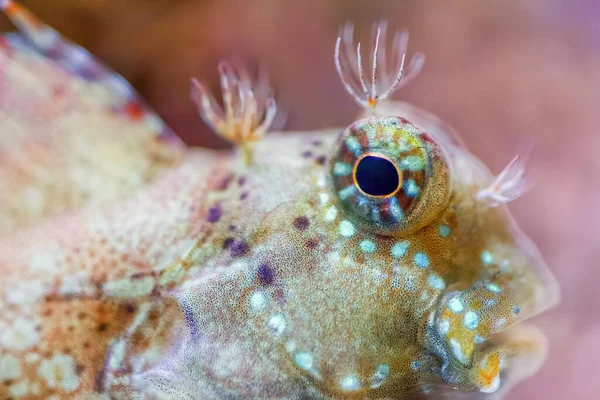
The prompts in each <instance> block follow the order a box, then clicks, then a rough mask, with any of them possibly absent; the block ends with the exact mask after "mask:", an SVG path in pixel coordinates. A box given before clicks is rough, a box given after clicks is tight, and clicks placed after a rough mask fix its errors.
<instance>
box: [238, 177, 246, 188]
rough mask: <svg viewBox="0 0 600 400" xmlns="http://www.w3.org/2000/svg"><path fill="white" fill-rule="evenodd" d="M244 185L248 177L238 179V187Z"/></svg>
mask: <svg viewBox="0 0 600 400" xmlns="http://www.w3.org/2000/svg"><path fill="white" fill-rule="evenodd" d="M244 183H246V177H245V176H242V177H240V178H239V179H238V185H240V186H242V185H243V184H244Z"/></svg>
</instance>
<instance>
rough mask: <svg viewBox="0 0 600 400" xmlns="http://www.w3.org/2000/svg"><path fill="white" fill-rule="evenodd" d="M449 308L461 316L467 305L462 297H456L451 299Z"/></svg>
mask: <svg viewBox="0 0 600 400" xmlns="http://www.w3.org/2000/svg"><path fill="white" fill-rule="evenodd" d="M448 308H449V309H450V311H452V312H453V313H455V314H460V313H461V312H463V310H464V309H465V303H464V301H463V300H462V299H461V298H460V297H458V296H456V297H453V298H451V299H450V301H449V302H448Z"/></svg>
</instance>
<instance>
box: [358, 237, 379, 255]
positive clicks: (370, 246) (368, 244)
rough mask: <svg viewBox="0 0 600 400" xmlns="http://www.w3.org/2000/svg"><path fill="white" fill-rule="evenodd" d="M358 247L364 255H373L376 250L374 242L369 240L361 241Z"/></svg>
mask: <svg viewBox="0 0 600 400" xmlns="http://www.w3.org/2000/svg"><path fill="white" fill-rule="evenodd" d="M359 246H360V249H361V250H362V251H363V252H365V253H374V252H375V250H377V245H376V244H375V242H374V241H372V240H369V239H365V240H363V241H361V242H360V244H359Z"/></svg>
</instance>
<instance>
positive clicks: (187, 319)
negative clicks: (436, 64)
mask: <svg viewBox="0 0 600 400" xmlns="http://www.w3.org/2000/svg"><path fill="white" fill-rule="evenodd" d="M6 3H10V2H6ZM9 5H10V7H8V8H7V10H8V11H7V12H8V13H9V15H11V16H12V17H13V19H15V20H16V21H17V22H21V23H22V24H24V26H25V28H26V32H28V34H26V35H25V36H26V37H25V39H28V40H29V42H27V41H26V40H23V38H17V37H8V38H6V39H5V40H4V41H3V44H2V49H1V50H2V51H0V57H1V58H0V85H2V87H3V88H7V90H3V91H2V92H1V93H2V94H0V110H1V111H2V114H1V118H0V126H2V133H1V135H2V136H1V142H0V150H1V151H0V154H2V159H0V187H1V188H2V204H1V206H0V207H1V208H0V218H2V221H3V224H2V231H1V232H0V238H1V239H0V271H1V272H2V280H1V281H0V398H12V399H33V398H81V399H88V398H181V399H221V398H265V399H289V398H298V399H300V398H315V399H337V398H339V399H342V398H350V399H359V398H361V399H363V398H364V399H392V398H394V399H412V398H415V399H419V398H423V399H426V398H474V399H475V398H480V396H487V393H490V392H494V393H495V394H494V395H495V396H501V395H502V394H503V393H505V392H506V391H507V390H508V389H509V388H510V386H511V385H513V384H514V383H516V382H517V381H518V380H520V379H522V378H524V377H526V376H528V375H530V374H531V373H533V372H534V371H535V370H536V369H537V368H538V367H539V365H540V364H541V362H542V361H543V359H544V356H545V352H546V344H545V340H544V337H543V335H542V334H541V333H539V332H538V331H537V330H535V329H534V328H532V327H527V326H525V325H524V324H522V323H519V322H520V321H522V320H523V319H526V318H528V317H530V316H532V315H534V314H537V313H538V312H540V311H543V310H544V309H546V308H548V307H549V306H551V305H553V304H554V303H555V302H556V300H557V288H556V284H555V282H554V280H553V278H552V276H551V275H550V273H549V272H548V271H547V268H546V266H545V264H544V262H543V260H542V258H541V256H540V255H539V253H538V252H537V250H536V249H535V246H534V245H533V244H532V243H531V241H530V240H529V239H528V238H527V237H526V236H525V235H524V234H523V233H522V232H521V231H520V230H519V229H518V227H517V225H516V224H515V222H514V221H513V219H512V218H511V217H510V215H509V213H508V211H507V209H506V207H505V206H504V205H498V204H492V203H490V201H488V200H489V197H487V196H483V195H482V193H486V192H485V190H486V189H488V188H490V184H492V185H493V183H494V182H496V181H494V177H493V176H492V175H491V173H490V172H489V171H488V170H487V168H486V167H485V166H484V165H483V163H482V162H481V161H479V160H478V159H477V158H476V157H475V156H474V155H472V154H471V153H470V152H469V151H468V150H467V149H466V147H465V146H464V145H463V144H462V143H461V142H460V140H459V139H458V137H457V136H456V135H455V134H454V133H453V132H452V131H451V130H450V129H449V128H447V127H446V126H445V125H443V124H442V123H441V122H439V121H438V120H437V119H436V118H435V117H433V116H431V115H429V114H428V113H426V112H424V111H421V110H418V109H416V108H414V107H412V106H410V105H408V104H406V103H401V102H391V101H388V102H383V99H381V101H379V102H380V103H381V104H380V105H378V107H377V108H376V109H375V110H376V111H375V112H373V111H369V110H367V111H366V112H365V113H364V114H363V115H361V116H359V117H357V120H356V121H354V122H352V123H351V124H349V126H348V127H345V128H333V129H330V130H322V131H314V132H285V133H271V134H269V135H266V136H264V137H263V135H264V131H266V128H267V127H268V126H267V125H268V124H261V123H260V121H259V120H260V118H258V117H257V115H258V116H260V115H262V113H261V112H257V111H256V108H255V109H251V110H249V111H248V110H247V108H244V104H245V105H246V106H245V107H248V104H251V103H249V102H248V99H252V98H254V99H258V100H257V101H258V102H259V103H260V99H261V98H260V97H259V96H256V97H244V99H246V102H245V103H244V102H240V101H239V100H240V99H241V98H242V97H243V96H250V95H249V94H248V93H249V92H248V90H252V89H254V90H258V89H257V88H252V87H251V86H250V85H249V83H248V81H247V80H246V79H247V78H245V77H244V76H241V74H240V75H239V76H236V75H235V71H234V70H233V69H229V67H223V68H221V72H222V74H224V76H225V85H224V92H225V95H226V96H227V95H228V93H229V95H231V94H232V93H233V96H234V98H230V99H229V100H228V99H227V97H226V98H225V107H226V109H225V111H224V112H219V110H217V111H216V112H211V110H213V111H214V109H213V108H212V107H214V103H213V100H212V99H211V98H210V97H208V95H207V94H206V91H205V89H204V88H203V87H202V86H201V85H200V84H197V85H196V88H197V89H198V91H197V92H195V95H196V97H195V101H196V102H197V104H198V105H199V107H200V109H201V112H202V115H203V117H204V118H205V119H206V120H207V122H208V123H209V124H211V125H212V126H213V127H214V128H215V129H216V130H217V131H218V132H221V134H223V132H224V131H226V132H227V135H225V134H223V135H224V136H225V137H227V138H228V139H230V140H231V141H232V142H235V143H237V144H239V145H240V151H239V153H240V154H238V152H230V151H225V152H223V151H211V150H204V149H192V148H185V146H183V145H182V144H181V142H180V141H179V140H178V139H177V138H176V136H175V135H174V134H173V133H172V132H171V131H170V130H169V129H168V127H166V126H165V125H164V123H162V121H160V119H159V118H158V117H156V116H155V115H154V114H153V113H152V111H151V110H150V109H149V108H147V107H146V106H145V105H144V104H143V101H141V100H140V99H139V98H138V97H137V96H136V95H135V93H134V92H133V91H132V90H131V89H130V88H129V87H128V86H127V85H126V84H125V83H124V82H123V81H122V80H120V79H118V78H116V76H115V75H114V74H112V73H111V72H110V71H108V70H106V69H104V68H103V67H102V66H100V65H99V64H97V63H96V62H95V61H93V59H91V58H82V57H85V56H86V53H84V52H82V51H81V49H79V48H77V47H74V46H72V45H70V44H68V42H66V41H64V40H63V39H61V38H60V37H58V36H56V35H53V34H52V32H54V31H51V30H47V29H48V28H46V27H44V26H42V25H39V24H37V25H36V24H34V25H33V28H32V25H31V21H32V18H33V17H31V16H29V15H28V14H27V13H26V11H25V10H23V9H21V8H20V7H19V6H18V5H16V4H15V3H10V4H9ZM36 35H37V36H36ZM49 37H50V38H51V39H52V40H48V38H49ZM42 39H46V41H44V40H42ZM48 43H50V45H49V44H48ZM57 46H58V47H57ZM52 49H54V50H55V51H54V52H52V51H49V50H52ZM56 49H59V50H60V51H56ZM88 56H89V55H88ZM82 59H83V61H82ZM82 66H87V67H90V66H93V67H94V68H84V69H83V70H82ZM236 89H238V90H237V91H236ZM236 93H238V94H237V96H238V97H237V98H235V95H236ZM262 99H263V100H265V99H266V100H265V104H264V109H265V110H264V113H265V120H268V119H271V121H272V114H271V110H272V109H273V106H274V105H273V103H272V102H271V100H270V97H269V95H265V97H263V98H262ZM375 103H376V102H375V101H374V100H373V99H370V100H369V101H367V102H366V103H365V104H375ZM228 104H229V105H230V106H231V107H233V108H227V107H228ZM236 107H237V108H236ZM263 122H264V121H263ZM231 127H235V128H236V129H230V128H231ZM225 128H227V129H225ZM257 132H258V133H257ZM382 171H383V172H382ZM384 173H385V175H384V176H383V178H384V179H381V176H382V174H384ZM390 182H391V183H390ZM390 185H391V186H390ZM517 323H518V324H517Z"/></svg>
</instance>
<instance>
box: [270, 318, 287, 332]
mask: <svg viewBox="0 0 600 400" xmlns="http://www.w3.org/2000/svg"><path fill="white" fill-rule="evenodd" d="M285 326H286V322H285V318H284V317H283V315H281V314H277V315H273V316H272V317H271V318H269V322H268V323H267V327H268V328H269V330H270V331H271V333H273V335H275V336H281V334H282V333H283V331H285Z"/></svg>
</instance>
